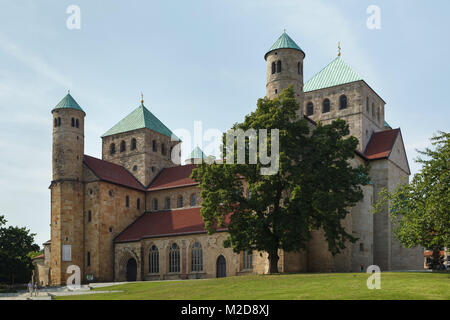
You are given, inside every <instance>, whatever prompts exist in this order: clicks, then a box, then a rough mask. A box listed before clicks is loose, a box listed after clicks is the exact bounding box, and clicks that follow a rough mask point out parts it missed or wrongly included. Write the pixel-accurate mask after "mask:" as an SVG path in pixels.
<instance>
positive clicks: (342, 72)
mask: <svg viewBox="0 0 450 320" xmlns="http://www.w3.org/2000/svg"><path fill="white" fill-rule="evenodd" d="M361 80H362V81H364V79H363V78H362V77H361V76H360V75H359V73H357V72H356V71H355V70H354V69H353V68H352V67H351V66H350V65H349V64H347V63H346V62H345V60H344V59H343V58H342V57H341V56H337V57H336V58H335V59H334V60H332V61H331V62H330V63H328V64H327V65H326V66H325V67H324V68H322V69H321V70H320V71H319V72H317V73H316V74H315V75H314V76H313V77H312V78H311V79H309V80H308V81H307V82H306V83H305V85H304V92H310V91H315V90H320V89H324V88H329V87H334V86H339V85H342V84H347V83H351V82H356V81H361Z"/></svg>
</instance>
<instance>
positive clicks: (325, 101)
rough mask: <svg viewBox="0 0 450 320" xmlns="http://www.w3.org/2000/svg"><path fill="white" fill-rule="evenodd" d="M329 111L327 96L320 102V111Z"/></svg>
mask: <svg viewBox="0 0 450 320" xmlns="http://www.w3.org/2000/svg"><path fill="white" fill-rule="evenodd" d="M327 112H330V100H329V99H328V98H327V99H325V100H323V103H322V113H327Z"/></svg>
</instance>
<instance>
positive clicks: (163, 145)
mask: <svg viewBox="0 0 450 320" xmlns="http://www.w3.org/2000/svg"><path fill="white" fill-rule="evenodd" d="M161 154H162V155H164V156H165V155H166V145H165V144H164V143H161Z"/></svg>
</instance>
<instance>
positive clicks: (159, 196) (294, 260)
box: [37, 32, 423, 285]
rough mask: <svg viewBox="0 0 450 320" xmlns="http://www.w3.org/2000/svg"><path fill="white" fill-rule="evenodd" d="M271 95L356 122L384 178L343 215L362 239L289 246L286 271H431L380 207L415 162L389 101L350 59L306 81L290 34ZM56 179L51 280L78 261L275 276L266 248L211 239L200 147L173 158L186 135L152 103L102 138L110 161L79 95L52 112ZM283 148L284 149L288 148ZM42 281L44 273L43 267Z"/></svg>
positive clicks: (376, 177) (86, 266) (124, 276)
mask: <svg viewBox="0 0 450 320" xmlns="http://www.w3.org/2000/svg"><path fill="white" fill-rule="evenodd" d="M264 59H265V61H266V76H267V82H266V96H267V97H268V98H274V97H276V96H277V95H278V94H279V93H281V91H282V90H283V89H285V88H287V87H289V86H291V85H292V86H293V88H294V92H295V95H296V98H297V101H298V103H299V105H300V108H299V110H298V113H299V115H300V116H303V117H305V118H307V119H308V120H309V123H310V125H311V126H314V125H315V124H316V123H317V121H319V120H320V121H322V122H323V123H325V124H326V123H329V122H331V121H333V120H335V119H337V118H340V119H344V120H346V121H347V122H348V124H349V126H350V134H351V135H353V136H355V137H356V138H357V139H358V140H359V145H358V148H357V150H355V153H356V156H355V158H354V159H352V160H351V163H352V165H355V166H357V165H360V164H370V177H371V180H372V183H371V184H370V185H367V186H364V187H363V192H364V198H363V199H362V200H361V201H360V202H359V203H358V204H357V205H356V206H354V207H353V208H351V210H350V213H349V214H348V216H347V217H346V218H345V219H344V220H343V221H342V223H343V225H344V226H345V228H346V230H347V232H349V233H351V234H352V235H353V236H355V237H356V238H358V239H359V240H358V241H357V242H356V243H354V244H352V243H349V244H348V246H347V248H346V249H345V250H344V251H343V252H342V253H341V254H339V255H337V256H335V257H333V256H332V255H331V254H330V252H329V251H328V247H327V243H326V241H325V240H324V236H323V233H322V232H321V231H320V230H317V231H315V232H314V235H313V238H312V239H311V241H310V243H309V245H308V248H307V249H306V250H304V251H301V252H283V251H282V250H280V252H279V255H280V260H279V269H280V271H281V272H360V271H361V270H365V269H366V268H367V267H368V266H369V265H378V266H379V267H380V268H381V270H382V271H388V270H402V269H408V270H411V269H422V268H423V249H422V248H413V249H406V248H404V247H402V246H401V245H400V244H399V243H398V241H396V239H395V238H394V236H393V232H392V225H391V221H390V217H389V212H388V208H387V207H386V208H385V210H384V212H382V213H377V214H375V215H374V214H373V213H372V205H373V203H374V202H375V201H376V200H377V193H378V192H379V191H380V190H381V189H382V188H384V187H386V188H387V189H388V190H393V189H394V188H395V187H396V186H397V185H398V184H399V183H407V182H408V177H409V175H410V169H409V165H408V159H407V156H406V152H405V147H404V144H403V138H402V132H401V130H400V129H399V128H396V129H393V128H391V127H390V126H389V125H388V124H387V122H386V121H385V104H386V103H385V101H384V100H383V98H382V97H380V96H379V95H378V94H377V93H376V92H375V91H374V90H373V89H372V88H371V87H370V86H369V84H368V83H366V81H364V79H363V78H362V77H360V76H359V75H358V74H357V73H356V72H355V71H354V70H353V69H352V68H351V67H350V66H349V65H348V64H347V63H346V62H345V61H344V60H343V58H342V57H341V55H340V53H339V55H338V57H337V58H335V59H334V60H333V61H331V62H330V63H329V64H328V65H327V66H326V67H325V68H323V69H322V70H321V71H320V72H318V73H317V74H316V75H315V76H314V77H312V78H311V79H310V80H309V81H307V82H306V83H304V82H303V63H304V59H305V53H304V51H303V50H302V49H301V48H300V47H299V46H298V45H297V44H296V43H295V42H294V41H293V40H292V39H291V38H290V37H289V36H288V35H287V33H285V32H284V33H283V34H282V35H281V36H280V37H279V38H278V40H277V41H276V42H275V43H274V44H273V46H272V47H271V48H270V49H269V50H268V51H267V52H266V53H265V55H264ZM51 113H52V117H53V122H52V123H53V147H52V149H53V156H52V161H53V163H52V164H53V176H52V181H51V184H50V187H49V188H50V191H51V240H50V241H48V242H46V243H45V244H44V247H45V249H46V250H45V263H42V264H37V265H38V266H40V267H41V268H46V269H45V270H48V271H46V272H47V275H48V279H46V280H43V282H46V283H49V284H52V285H59V284H65V283H66V280H67V278H68V277H69V276H70V274H67V268H68V267H69V266H71V265H76V266H78V267H79V268H80V271H81V277H82V279H83V281H84V282H92V281H95V282H102V281H135V280H164V279H198V278H211V277H226V276H236V275H241V274H250V273H257V274H264V273H267V272H268V269H269V262H268V258H267V254H266V253H264V252H241V253H234V252H233V251H232V249H230V248H224V247H223V245H222V244H223V240H225V239H226V237H227V230H226V229H225V228H223V229H219V230H218V231H217V233H215V234H212V235H208V234H207V232H206V231H205V229H204V224H203V221H202V217H201V213H200V209H201V198H200V190H199V187H198V183H197V182H195V181H193V180H192V179H191V178H190V175H191V172H192V170H193V169H194V168H195V166H196V164H195V163H196V162H197V161H196V160H198V159H204V158H206V155H205V154H204V153H203V152H202V151H201V150H200V149H199V148H196V149H195V150H194V151H193V153H192V155H191V158H190V159H189V160H188V161H187V164H185V165H177V164H175V163H174V162H173V161H172V160H171V153H172V152H171V151H172V149H173V148H174V147H175V146H177V145H178V144H179V143H182V142H181V141H180V140H177V139H172V131H171V130H170V129H169V128H167V127H166V126H165V125H164V124H163V123H162V122H161V121H160V120H159V119H158V118H157V117H156V116H155V115H154V114H153V113H152V112H151V111H150V110H149V109H147V107H145V105H144V101H143V100H142V101H141V104H140V105H139V106H138V107H137V108H136V109H135V110H133V111H132V112H131V113H130V114H129V115H128V116H126V117H125V118H124V119H122V120H120V121H119V122H118V123H117V124H116V125H114V126H113V127H112V128H111V129H110V130H108V131H107V132H106V133H105V134H104V135H103V136H102V137H101V138H102V158H101V159H98V158H95V157H92V156H89V155H86V154H85V153H84V139H85V137H84V126H85V118H86V113H85V111H84V110H83V108H82V107H81V106H80V105H79V104H78V103H77V102H76V101H75V99H74V98H73V97H72V96H71V95H70V94H67V95H66V96H65V97H64V98H63V99H62V100H61V102H59V103H58V104H57V105H56V107H54V108H53V110H52V112H51ZM281 148H282V146H281ZM39 275H40V276H39V277H40V279H44V278H45V276H43V275H42V270H41V272H39Z"/></svg>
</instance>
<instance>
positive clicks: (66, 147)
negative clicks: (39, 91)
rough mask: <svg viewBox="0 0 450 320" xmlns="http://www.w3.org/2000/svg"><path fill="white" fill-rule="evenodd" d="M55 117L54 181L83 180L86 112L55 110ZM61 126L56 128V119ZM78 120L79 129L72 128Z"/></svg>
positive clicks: (53, 113)
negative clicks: (73, 123) (73, 122)
mask: <svg viewBox="0 0 450 320" xmlns="http://www.w3.org/2000/svg"><path fill="white" fill-rule="evenodd" d="M52 115H53V135H52V137H53V146H52V153H53V156H52V168H53V176H52V180H53V181H58V180H62V179H68V180H81V176H82V163H83V156H84V112H83V111H79V110H75V109H55V110H53V112H52ZM58 118H59V119H60V120H61V125H59V126H55V124H54V123H55V122H54V120H55V119H58ZM72 119H74V120H78V124H79V126H78V128H77V127H76V126H72Z"/></svg>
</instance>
